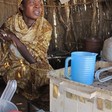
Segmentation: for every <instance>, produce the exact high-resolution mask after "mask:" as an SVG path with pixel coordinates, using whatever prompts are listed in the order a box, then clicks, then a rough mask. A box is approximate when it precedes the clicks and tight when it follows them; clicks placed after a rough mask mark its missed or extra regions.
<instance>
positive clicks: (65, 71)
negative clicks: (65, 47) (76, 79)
mask: <svg viewBox="0 0 112 112" xmlns="http://www.w3.org/2000/svg"><path fill="white" fill-rule="evenodd" d="M71 59H72V58H71V57H67V58H66V60H65V70H64V75H65V77H66V78H68V79H70V76H69V74H68V63H69V61H70V60H71Z"/></svg>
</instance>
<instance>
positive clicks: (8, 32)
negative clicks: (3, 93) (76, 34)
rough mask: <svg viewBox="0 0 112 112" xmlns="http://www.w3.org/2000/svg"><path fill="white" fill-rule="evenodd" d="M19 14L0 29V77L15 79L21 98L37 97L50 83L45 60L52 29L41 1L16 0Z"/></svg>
mask: <svg viewBox="0 0 112 112" xmlns="http://www.w3.org/2000/svg"><path fill="white" fill-rule="evenodd" d="M18 7H19V9H20V11H19V12H18V13H17V14H16V15H13V16H12V17H10V18H9V19H8V20H7V21H6V22H5V23H4V24H3V26H2V27H1V30H0V37H1V53H0V59H1V63H0V66H1V67H0V73H1V75H3V76H4V77H5V79H7V80H9V79H16V80H17V81H18V87H19V88H21V90H22V94H23V95H24V96H26V97H27V98H29V99H34V98H36V97H38V96H39V93H38V89H39V88H40V87H41V86H44V85H46V84H48V83H49V81H48V78H47V72H48V71H49V70H51V69H52V67H51V66H50V64H49V63H48V60H47V50H48V47H49V42H50V40H51V33H52V27H51V25H50V24H49V23H48V21H47V20H46V19H45V18H44V17H43V15H44V13H43V12H44V9H43V2H42V0H18Z"/></svg>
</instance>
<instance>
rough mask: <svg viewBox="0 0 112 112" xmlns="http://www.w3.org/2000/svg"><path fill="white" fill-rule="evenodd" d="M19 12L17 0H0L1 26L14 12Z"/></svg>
mask: <svg viewBox="0 0 112 112" xmlns="http://www.w3.org/2000/svg"><path fill="white" fill-rule="evenodd" d="M16 12H17V0H0V26H1V25H2V24H3V22H4V21H5V20H6V19H7V18H8V17H10V16H11V15H12V14H14V13H16Z"/></svg>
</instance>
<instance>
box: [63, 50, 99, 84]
mask: <svg viewBox="0 0 112 112" xmlns="http://www.w3.org/2000/svg"><path fill="white" fill-rule="evenodd" d="M96 56H97V54H96V53H91V52H82V51H76V52H72V53H71V57H67V58H66V60H65V73H64V75H65V77H67V78H69V79H70V80H73V81H76V82H79V83H83V84H87V85H91V84H92V83H93V81H94V71H95V63H96ZM69 61H71V73H70V74H68V64H69Z"/></svg>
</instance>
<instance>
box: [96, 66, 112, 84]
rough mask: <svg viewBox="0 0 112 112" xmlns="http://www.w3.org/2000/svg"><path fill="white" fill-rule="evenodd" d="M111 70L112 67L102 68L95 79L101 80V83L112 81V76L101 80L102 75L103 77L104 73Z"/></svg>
mask: <svg viewBox="0 0 112 112" xmlns="http://www.w3.org/2000/svg"><path fill="white" fill-rule="evenodd" d="M110 69H112V66H111V67H107V68H102V69H100V70H97V71H96V73H95V78H96V79H97V80H99V81H100V82H106V81H109V80H111V79H112V76H107V77H105V78H102V79H101V78H100V75H101V73H102V72H104V71H107V70H110Z"/></svg>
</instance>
